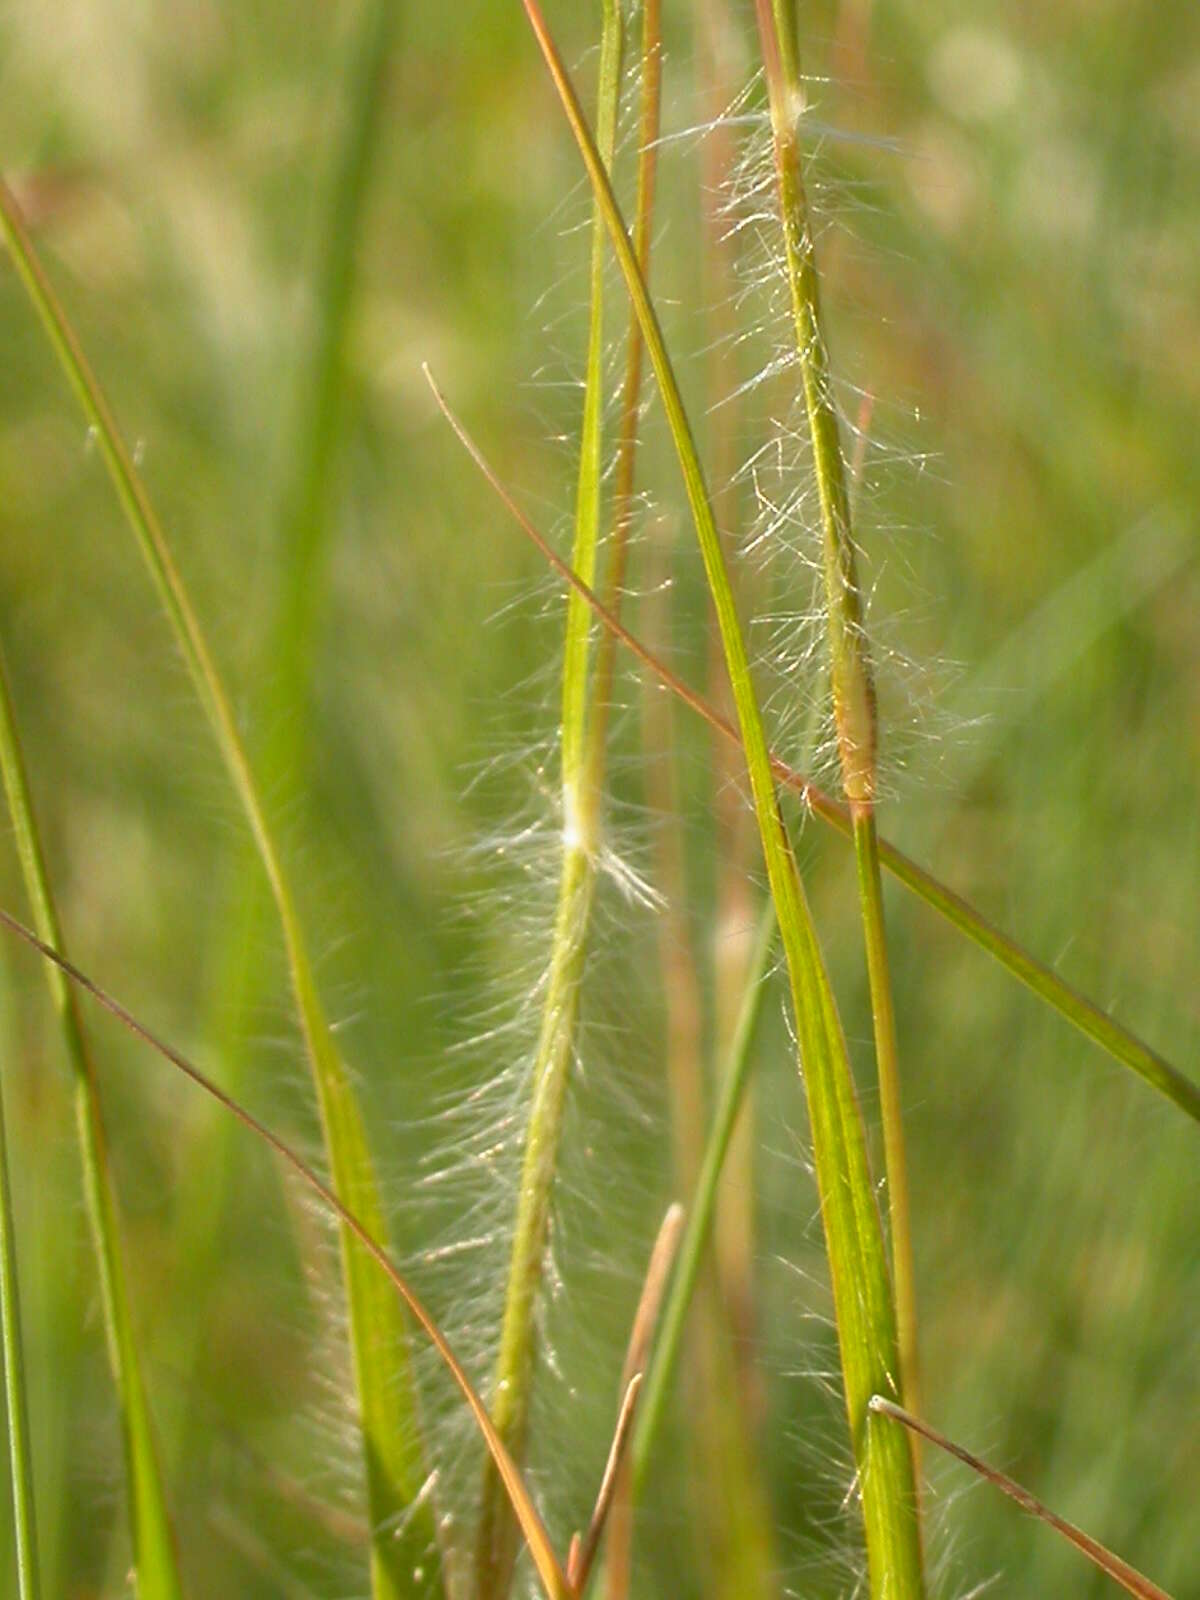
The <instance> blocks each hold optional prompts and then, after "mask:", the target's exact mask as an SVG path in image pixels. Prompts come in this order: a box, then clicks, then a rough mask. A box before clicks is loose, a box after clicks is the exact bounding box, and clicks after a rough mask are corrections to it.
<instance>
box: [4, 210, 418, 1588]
mask: <svg viewBox="0 0 1200 1600" xmlns="http://www.w3.org/2000/svg"><path fill="white" fill-rule="evenodd" d="M0 230H2V231H3V234H4V237H5V240H6V242H7V244H8V247H9V251H10V253H11V255H12V259H13V261H14V263H15V265H16V268H17V272H18V275H19V277H20V279H21V281H22V284H23V285H24V287H25V289H26V292H27V293H28V295H29V297H30V300H31V301H32V303H33V305H34V307H35V309H36V311H37V314H38V316H39V318H40V320H41V322H42V325H43V327H44V329H45V331H46V334H47V336H48V338H49V340H50V342H51V345H52V346H53V349H54V351H55V354H56V355H57V357H58V359H59V362H60V364H61V366H62V369H63V372H64V374H65V376H66V378H67V380H68V382H69V384H70V386H71V388H72V389H73V391H74V392H75V395H76V397H77V399H78V400H79V403H80V405H81V406H82V408H83V411H84V414H85V416H86V417H87V419H88V421H89V423H90V424H91V426H92V427H93V428H95V430H96V433H95V437H96V440H97V446H98V449H99V451H100V454H101V456H102V458H103V460H104V463H105V466H106V467H107V469H108V472H109V475H110V477H111V478H112V481H113V485H114V488H115V489H116V492H117V497H118V499H119V501H120V503H121V507H122V509H123V510H124V512H125V515H126V518H127V520H128V522H129V524H130V527H131V528H132V530H133V533H134V535H135V537H136V539H137V542H138V545H139V546H140V548H141V551H142V554H143V556H144V558H145V560H146V564H147V566H148V567H149V569H150V573H151V576H152V578H153V580H154V583H155V587H156V588H157V590H158V593H159V597H160V599H161V601H162V603H163V606H164V608H165V609H166V612H167V615H168V618H169V620H170V622H171V624H172V627H173V629H174V631H175V634H176V638H177V640H178V643H179V647H180V650H181V652H182V654H183V658H184V661H185V663H186V665H187V668H188V671H189V673H190V675H191V678H192V681H193V684H194V687H195V689H196V693H197V695H198V696H199V699H200V702H201V704H202V706H203V708H204V711H205V713H206V715H207V717H208V720H209V722H210V724H211V727H212V731H213V735H214V737H215V739H216V742H217V746H218V748H219V750H220V753H221V757H222V759H223V761H224V763H225V766H226V769H227V771H228V773H229V777H230V780H231V782H232V784H233V787H234V790H235V791H236V793H237V796H238V800H239V802H240V803H241V806H242V809H243V812H244V813H245V816H246V820H247V823H248V824H249V827H250V832H251V834H252V836H253V838H254V842H255V845H256V847H257V849H258V853H259V856H260V858H261V861H262V864H263V869H264V871H265V872H266V875H267V881H268V883H269V885H270V888H271V893H272V896H273V898H274V901H275V905H276V909H277V911H278V914H279V920H280V923H281V926H282V929H283V938H284V944H285V946H286V950H287V958H288V967H289V971H290V974H291V980H292V988H293V992H294V995H295V1000H296V1006H297V1011H298V1014H299V1017H300V1024H301V1029H302V1031H303V1034H304V1041H305V1047H306V1050H307V1053H308V1057H309V1062H310V1065H311V1068H312V1073H313V1079H314V1083H315V1086H316V1091H317V1099H318V1103H319V1107H320V1112H321V1120H322V1126H323V1129H324V1135H325V1145H326V1151H327V1154H328V1159H329V1166H330V1172H331V1174H332V1177H333V1183H334V1188H335V1189H336V1190H337V1193H338V1194H339V1196H341V1198H342V1199H343V1200H344V1202H345V1203H346V1205H347V1206H348V1207H349V1208H350V1209H351V1210H352V1211H353V1212H354V1213H355V1214H356V1215H357V1216H358V1217H360V1218H361V1220H362V1222H363V1223H364V1225H365V1226H366V1228H367V1229H368V1230H369V1231H370V1232H371V1233H372V1234H374V1235H375V1236H377V1237H381V1236H383V1235H384V1233H385V1228H384V1221H383V1208H382V1205H381V1203H380V1199H379V1192H378V1187H377V1184H376V1180H375V1173H374V1168H373V1165H372V1162H371V1158H370V1153H369V1148H368V1144H367V1136H366V1129H365V1127H364V1125H363V1119H362V1113H361V1111H360V1109H359V1106H358V1101H357V1098H356V1096H355V1094H354V1090H353V1088H352V1086H351V1082H350V1078H349V1076H348V1074H347V1071H346V1067H345V1065H344V1063H343V1062H342V1059H341V1057H340V1055H339V1053H338V1050H337V1047H336V1045H335V1044H334V1041H333V1036H332V1034H331V1032H330V1029H329V1023H328V1021H327V1019H326V1017H325V1012H324V1009H323V1007H322V1005H321V1001H320V997H319V995H318V992H317V987H316V982H315V980H314V977H313V972H312V964H311V961H310V959H309V955H308V950H307V946H306V944H305V941H304V937H303V933H302V929H301V925H300V918H299V913H298V911H297V909H296V904H295V901H294V899H293V897H292V892H291V889H290V886H289V884H288V882H287V879H286V877H285V875H284V870H283V863H282V860H281V858H280V856H279V852H278V850H277V848H276V846H275V841H274V836H273V834H272V832H271V829H270V826H269V824H268V821H267V815H266V811H265V810H264V808H263V805H262V801H261V799H260V798H259V793H258V788H257V785H256V784H255V781H254V777H253V774H252V772H251V769H250V763H249V761H248V759H247V756H246V752H245V749H244V747H243V745H242V741H241V737H240V735H239V733H238V730H237V724H236V721H235V719H234V716H233V711H232V708H231V706H230V703H229V699H228V696H227V695H226V693H225V689H224V686H223V684H222V682H221V679H220V677H219V675H218V673H217V669H216V666H215V664H214V662H213V659H212V657H211V655H210V653H209V650H208V645H207V643H206V641H205V639H204V636H203V633H202V631H201V628H200V624H199V621H198V619H197V617H196V614H195V612H194V611H193V609H192V606H191V602H190V600H189V598H188V595H187V591H186V589H185V587H184V584H183V580H182V578H181V577H180V575H179V571H178V569H177V567H176V565H175V561H174V558H173V556H172V554H171V551H170V547H169V546H168V544H167V541H166V536H165V534H164V533H163V530H162V527H161V525H160V524H159V521H158V517H157V515H156V513H155V511H154V509H153V506H152V505H151V503H150V499H149V497H148V495H147V493H146V490H145V487H144V485H143V484H142V481H141V479H140V477H139V476H138V474H137V472H136V471H135V469H134V466H133V462H132V459H131V457H130V455H129V451H128V449H127V447H126V445H125V442H124V440H123V439H122V437H121V434H120V431H119V429H118V428H117V425H116V421H115V419H114V418H113V415H112V413H111V411H110V410H109V407H108V402H107V401H106V399H105V398H104V395H103V392H102V391H101V389H100V386H99V384H98V383H97V381H96V378H95V377H94V375H93V373H92V371H91V368H90V366H89V364H88V361H87V358H86V357H85V355H84V353H83V350H82V349H81V347H80V345H79V342H78V340H77V339H76V337H75V334H74V332H73V330H72V329H71V327H70V325H69V323H68V322H67V319H66V317H65V315H64V313H63V311H62V309H61V307H60V306H59V303H58V300H57V297H56V296H55V294H54V291H53V289H52V288H51V286H50V282H49V280H48V279H47V277H46V275H45V272H44V270H43V269H42V266H41V263H40V262H39V261H38V259H37V256H36V253H35V251H34V249H33V245H32V243H31V242H30V240H29V237H28V235H27V234H26V232H25V228H24V225H23V223H22V222H21V219H20V215H19V213H18V211H17V208H16V204H15V202H14V201H13V199H12V196H11V195H10V193H9V191H8V189H7V187H6V186H5V185H4V184H3V183H0ZM342 1265H343V1274H344V1277H345V1282H346V1298H347V1305H348V1310H349V1319H350V1339H351V1350H352V1357H353V1365H354V1379H355V1386H356V1392H357V1395H358V1401H359V1411H360V1423H361V1427H362V1433H363V1449H364V1455H365V1459H366V1479H367V1495H368V1505H369V1509H370V1515H371V1522H372V1541H371V1569H372V1585H373V1589H374V1593H375V1595H376V1596H377V1600H394V1597H395V1600H398V1597H399V1596H401V1595H407V1594H410V1593H411V1592H412V1574H413V1572H414V1570H416V1569H417V1568H418V1567H419V1568H421V1569H422V1570H423V1572H424V1574H425V1592H426V1593H428V1594H431V1595H433V1594H438V1593H440V1590H441V1576H440V1562H439V1559H438V1546H437V1533H436V1527H435V1523H434V1516H433V1510H432V1507H431V1506H430V1505H429V1502H428V1498H427V1497H425V1498H423V1499H418V1497H419V1496H420V1492H421V1489H422V1486H423V1484H424V1482H425V1476H426V1474H425V1468H424V1463H423V1452H422V1445H421V1435H420V1425H419V1416H418V1410H417V1400H416V1392H415V1388H414V1383H413V1376H412V1372H411V1368H410V1363H409V1357H408V1344H407V1335H406V1330H405V1327H404V1321H403V1317H402V1315H401V1313H400V1308H399V1306H398V1305H397V1302H396V1300H395V1298H394V1296H392V1295H390V1294H388V1292H387V1290H386V1286H384V1285H383V1284H381V1283H380V1281H379V1279H378V1276H377V1275H376V1274H375V1273H374V1271H373V1270H372V1268H371V1264H370V1261H369V1260H368V1257H367V1255H366V1254H365V1253H364V1250H363V1248H362V1245H361V1241H358V1240H357V1239H356V1238H355V1237H354V1236H353V1230H351V1231H350V1232H346V1231H343V1234H342ZM410 1511H411V1515H406V1513H409V1512H410ZM397 1527H399V1528H400V1529H401V1530H402V1533H401V1536H400V1537H397V1536H396V1533H395V1529H396V1528H397Z"/></svg>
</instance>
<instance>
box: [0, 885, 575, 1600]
mask: <svg viewBox="0 0 1200 1600" xmlns="http://www.w3.org/2000/svg"><path fill="white" fill-rule="evenodd" d="M0 926H3V927H4V928H6V929H7V930H8V931H9V932H10V933H12V934H15V935H16V937H17V938H19V939H23V940H24V941H25V943H26V944H28V945H31V946H32V947H33V949H35V950H36V951H37V952H38V953H39V955H41V956H43V957H44V958H45V959H46V960H47V961H49V962H51V963H52V964H53V966H54V967H55V968H56V969H57V970H58V971H59V972H61V973H62V974H63V975H64V976H65V977H67V978H69V979H70V980H71V982H72V983H73V984H75V985H76V986H77V987H78V988H80V989H82V990H84V991H85V993H87V994H89V995H91V997H92V999H93V1000H95V1001H96V1002H97V1003H98V1004H99V1005H100V1006H102V1007H103V1009H104V1010H105V1011H107V1012H108V1013H109V1014H110V1016H113V1017H115V1018H116V1019H117V1021H118V1022H120V1023H121V1024H122V1025H123V1026H124V1027H126V1028H128V1030H129V1032H130V1033H132V1034H133V1035H134V1037H135V1038H137V1039H140V1040H141V1041H142V1043H143V1044H146V1045H149V1047H150V1049H151V1050H153V1051H155V1052H156V1053H157V1054H158V1055H160V1056H162V1057H163V1059H164V1060H165V1061H168V1062H169V1063H170V1064H171V1066H173V1067H174V1068H176V1070H177V1071H179V1072H181V1073H183V1075H184V1077H185V1078H190V1079H191V1081H192V1082H193V1083H194V1084H195V1085H196V1086H197V1088H199V1089H202V1090H203V1091H204V1093H205V1094H206V1095H208V1096H209V1097H210V1098H211V1099H212V1100H215V1101H216V1102H217V1104H218V1105H220V1106H223V1107H224V1109H225V1110H226V1111H228V1112H229V1113H230V1115H231V1116H234V1117H236V1118H237V1120H238V1121H239V1122H240V1123H241V1124H242V1126H243V1127H245V1128H248V1129H249V1130H250V1132H251V1133H253V1134H255V1135H256V1136H257V1137H258V1138H259V1139H261V1140H262V1142H263V1143H264V1144H266V1145H268V1146H269V1147H270V1148H271V1149H272V1150H273V1151H274V1152H275V1154H276V1155H277V1156H279V1157H280V1158H281V1159H282V1160H283V1161H284V1162H286V1164H287V1165H288V1166H289V1167H291V1169H292V1171H293V1172H295V1173H296V1174H297V1176H298V1177H299V1178H300V1180H301V1181H302V1182H303V1183H304V1184H305V1186H306V1187H307V1188H308V1189H310V1190H311V1191H312V1193H313V1194H314V1195H315V1196H316V1197H317V1199H318V1200H319V1201H320V1202H321V1204H322V1206H324V1208H325V1209H326V1211H328V1212H329V1213H330V1215H331V1216H333V1217H334V1218H335V1219H336V1220H337V1221H338V1222H339V1223H340V1224H341V1225H342V1227H343V1229H345V1230H346V1231H348V1232H350V1233H352V1234H353V1235H354V1237H355V1239H356V1241H357V1242H358V1244H359V1245H360V1246H361V1248H362V1251H363V1254H364V1257H366V1258H368V1260H369V1265H370V1270H371V1272H372V1273H373V1274H374V1275H375V1276H376V1277H379V1269H382V1273H383V1278H382V1280H381V1281H382V1282H383V1284H384V1287H385V1288H387V1286H388V1284H389V1283H390V1285H391V1288H392V1289H393V1290H394V1291H395V1292H396V1294H398V1295H399V1297H400V1299H401V1300H402V1301H403V1302H404V1304H405V1306H406V1307H407V1308H408V1311H409V1313H410V1314H411V1316H412V1318H413V1320H414V1321H415V1322H417V1323H418V1324H419V1325H420V1327H421V1328H422V1330H423V1331H424V1333H425V1335H426V1337H427V1338H428V1339H429V1341H430V1343H431V1344H432V1345H433V1347H434V1349H435V1350H436V1351H437V1353H438V1355H439V1357H440V1358H441V1360H442V1362H443V1364H444V1365H445V1367H446V1369H447V1371H448V1372H449V1373H450V1376H451V1377H452V1378H453V1379H454V1382H455V1384H456V1385H457V1387H458V1390H459V1393H460V1394H461V1395H462V1397H463V1399H464V1400H465V1401H466V1403H467V1406H468V1409H469V1410H470V1412H471V1415H472V1417H473V1418H474V1420H475V1424H476V1426H477V1427H478V1429H479V1432H480V1434H481V1435H482V1436H483V1440H484V1443H485V1444H486V1445H487V1448H488V1451H489V1453H490V1454H491V1456H492V1458H493V1459H494V1460H495V1462H496V1470H497V1471H498V1472H499V1474H500V1479H501V1482H502V1483H503V1484H504V1487H505V1491H506V1493H507V1494H508V1495H509V1498H510V1500H511V1503H512V1508H513V1512H514V1514H515V1515H516V1517H517V1521H518V1523H519V1525H520V1528H521V1532H522V1533H523V1534H524V1535H525V1538H526V1539H527V1541H528V1543H529V1548H530V1553H531V1554H532V1556H533V1559H534V1563H535V1565H536V1566H537V1570H538V1575H539V1577H540V1578H541V1580H542V1586H543V1587H544V1589H545V1591H546V1594H547V1596H548V1597H549V1600H573V1592H572V1589H571V1586H570V1585H569V1584H568V1582H567V1578H566V1574H565V1573H564V1571H563V1569H562V1565H561V1563H560V1562H559V1560H558V1557H557V1556H556V1555H555V1553H554V1548H553V1546H552V1545H551V1543H550V1536H549V1534H548V1533H547V1532H546V1528H545V1525H544V1524H543V1522H542V1519H541V1517H540V1516H539V1515H538V1510H537V1507H536V1506H535V1505H534V1503H533V1500H532V1499H531V1497H530V1494H529V1491H528V1489H527V1488H526V1487H525V1484H524V1481H523V1479H522V1477H521V1473H520V1469H519V1468H518V1467H517V1465H516V1464H515V1462H514V1461H513V1459H512V1457H511V1455H510V1454H509V1453H508V1451H507V1450H506V1449H505V1447H504V1444H503V1441H502V1440H501V1439H500V1437H499V1435H498V1434H497V1432H496V1429H495V1428H494V1427H493V1426H492V1422H491V1419H490V1417H489V1416H488V1412H487V1407H486V1406H485V1405H484V1403H483V1401H482V1400H481V1399H480V1398H479V1395H478V1394H477V1393H476V1391H475V1388H474V1386H473V1384H472V1383H471V1380H470V1378H469V1377H468V1376H467V1374H466V1371H465V1370H464V1368H463V1366H462V1364H461V1363H460V1362H459V1360H458V1358H457V1356H456V1355H455V1354H454V1351H453V1350H452V1349H451V1348H450V1345H449V1344H448V1343H447V1340H446V1336H445V1335H444V1334H443V1333H442V1331H441V1329H440V1328H439V1327H438V1325H437V1323H436V1322H435V1321H434V1319H433V1317H432V1316H431V1315H430V1313H429V1312H428V1311H427V1310H426V1308H425V1305H424V1303H423V1302H422V1301H421V1300H420V1298H419V1297H418V1296H417V1294H416V1292H415V1290H413V1289H412V1288H411V1287H410V1285H409V1283H408V1280H407V1279H406V1278H405V1277H404V1275H403V1274H402V1273H401V1271H400V1269H399V1267H397V1266H396V1264H395V1262H394V1261H393V1260H392V1258H391V1256H390V1255H389V1254H388V1252H387V1250H386V1249H385V1248H384V1246H383V1245H382V1244H380V1242H379V1240H378V1238H377V1237H376V1236H375V1235H374V1234H373V1233H372V1232H371V1230H370V1229H369V1228H368V1227H367V1225H366V1223H365V1222H364V1221H363V1220H362V1218H361V1217H359V1216H357V1215H356V1214H355V1213H354V1212H353V1211H352V1210H351V1209H350V1207H349V1206H347V1205H346V1203H345V1201H344V1200H342V1199H341V1198H340V1197H339V1196H338V1195H337V1193H336V1192H335V1191H334V1190H333V1189H332V1188H331V1187H330V1185H329V1184H327V1183H326V1182H325V1181H324V1179H322V1178H321V1177H319V1176H318V1175H317V1173H316V1172H314V1171H313V1169H312V1167H310V1166H309V1165H308V1163H307V1162H306V1161H305V1160H304V1158H303V1157H302V1156H300V1155H298V1154H297V1153H296V1151H295V1150H293V1149H292V1147H291V1145H289V1144H288V1143H287V1141H286V1140H285V1139H283V1138H281V1137H280V1135H279V1134H277V1133H274V1132H272V1130H271V1129H270V1128H268V1127H267V1125H266V1124H265V1123H264V1122H260V1121H259V1119H258V1118H257V1117H256V1116H255V1115H254V1113H253V1112H251V1111H248V1110H247V1109H246V1107H245V1106H243V1105H242V1104H241V1102H240V1101H238V1100H235V1099H234V1097H233V1096H232V1095H230V1094H227V1093H226V1091H225V1090H224V1089H222V1088H221V1087H220V1085H219V1084H217V1083H215V1082H214V1081H213V1080H212V1079H211V1078H210V1077H208V1076H207V1074H205V1073H203V1072H201V1070H200V1068H199V1067H197V1066H195V1065H194V1064H193V1063H192V1062H191V1061H189V1060H188V1058H187V1057H186V1056H185V1055H183V1054H182V1052H181V1051H179V1050H176V1049H175V1047H174V1046H173V1045H170V1044H168V1043H167V1042H166V1040H165V1039H161V1038H160V1037H159V1036H158V1034H156V1033H155V1032H154V1031H153V1030H152V1029H151V1028H148V1027H147V1026H146V1024H145V1023H143V1022H140V1021H139V1020H138V1018H137V1017H135V1016H134V1015H133V1013H132V1012H131V1011H129V1010H128V1009H127V1008H126V1007H125V1006H123V1005H122V1004H121V1002H120V1001H119V1000H117V999H115V998H114V997H113V996H112V995H111V994H109V993H108V991H107V990H105V989H102V988H101V987H100V985H99V984H98V983H96V981H95V980H94V979H93V978H89V977H88V975H87V973H86V972H83V971H82V970H81V969H80V968H79V967H77V966H76V965H75V964H74V962H71V961H68V960H67V958H66V957H65V956H63V955H61V954H60V953H59V952H58V951H57V950H55V949H54V948H53V947H52V946H51V945H49V944H47V943H46V942H45V940H43V939H39V938H38V936H37V934H36V933H34V932H33V931H32V930H31V929H29V928H27V927H26V926H25V925H24V923H22V922H20V921H19V920H18V919H17V918H16V917H14V916H13V915H12V914H11V913H10V912H8V911H5V910H4V909H3V908H0Z"/></svg>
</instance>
